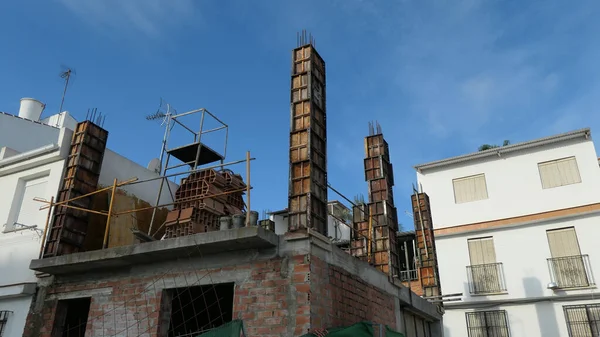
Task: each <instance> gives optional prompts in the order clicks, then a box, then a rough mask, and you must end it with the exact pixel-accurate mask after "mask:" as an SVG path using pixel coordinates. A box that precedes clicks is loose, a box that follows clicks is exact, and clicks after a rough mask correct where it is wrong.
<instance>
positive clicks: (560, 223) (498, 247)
mask: <svg viewBox="0 0 600 337" xmlns="http://www.w3.org/2000/svg"><path fill="white" fill-rule="evenodd" d="M599 223H600V213H596V214H589V215H582V216H578V217H573V218H569V219H564V220H550V221H544V222H540V223H538V224H532V225H524V226H515V227H512V228H506V227H504V228H500V229H497V230H487V231H482V232H479V233H471V234H469V235H455V236H438V237H436V241H435V244H436V249H437V252H438V263H439V272H440V282H441V284H442V290H443V292H444V293H447V294H450V293H460V292H462V293H463V294H464V297H463V299H464V301H467V300H468V301H482V300H490V299H510V298H523V297H539V296H556V294H557V293H563V292H553V291H552V290H549V289H546V286H547V284H548V283H549V282H550V273H549V270H548V264H547V259H548V258H550V257H551V256H550V248H549V246H548V239H547V236H546V231H547V230H551V229H558V228H563V227H570V226H574V227H575V232H576V233H577V238H578V240H579V247H580V249H581V254H582V255H589V259H590V264H591V268H592V272H595V274H597V275H600V246H599V245H598V237H599V231H598V224H599ZM489 236H491V237H493V240H494V248H495V251H496V261H497V262H501V263H502V264H503V269H504V275H505V282H506V286H507V290H508V294H507V295H491V296H477V295H476V296H473V297H471V296H470V295H469V288H468V283H467V271H466V267H467V266H468V265H469V264H470V262H469V249H468V246H467V240H468V239H472V238H479V237H489ZM533 279H535V280H537V281H535V282H533ZM538 281H539V284H541V285H542V289H538V287H537V283H538ZM597 281H598V280H597ZM589 291H590V290H570V291H566V292H564V293H566V294H577V293H587V292H589ZM594 291H595V290H594ZM598 296H599V298H600V293H598Z"/></svg>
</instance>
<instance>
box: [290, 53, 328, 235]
mask: <svg viewBox="0 0 600 337" xmlns="http://www.w3.org/2000/svg"><path fill="white" fill-rule="evenodd" d="M290 98H291V122H290V182H289V183H290V186H289V200H288V210H289V218H288V221H289V226H288V228H289V230H290V231H297V230H302V229H306V228H312V229H315V230H317V231H318V232H319V233H321V234H323V235H325V236H327V127H326V125H327V123H326V120H327V118H326V104H325V102H326V99H325V62H324V61H323V59H322V58H321V56H319V54H318V53H317V51H316V50H315V48H314V46H313V45H312V44H310V43H309V44H306V45H302V46H300V47H298V48H296V49H294V50H293V52H292V80H291V95H290Z"/></svg>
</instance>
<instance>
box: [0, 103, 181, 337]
mask: <svg viewBox="0 0 600 337" xmlns="http://www.w3.org/2000/svg"><path fill="white" fill-rule="evenodd" d="M43 108H44V105H43V104H42V103H40V102H39V101H36V100H33V99H23V100H21V109H20V111H19V115H18V116H16V115H11V114H7V113H1V112H0V337H17V336H22V334H23V328H24V326H25V319H26V317H27V313H28V312H29V308H30V305H31V300H32V298H33V294H34V293H35V290H36V277H35V274H34V272H33V271H31V270H30V269H29V263H30V261H31V260H32V259H37V258H38V257H39V254H40V251H41V237H42V231H43V229H44V226H45V223H46V218H47V215H48V212H47V211H40V210H39V208H40V207H41V206H43V205H42V204H41V203H39V202H36V201H34V200H33V198H34V197H40V198H44V199H46V200H50V198H51V197H53V196H54V197H56V194H57V192H58V190H59V188H60V184H61V182H62V177H63V170H64V167H65V159H66V158H67V156H68V154H69V149H70V144H71V137H72V135H73V129H74V128H75V125H76V123H77V122H76V121H75V119H73V117H72V116H71V115H70V114H69V113H68V112H62V113H60V114H57V115H53V116H50V117H48V118H46V119H44V120H42V121H39V119H40V116H41V114H42V111H43ZM156 176H157V173H155V172H153V171H150V170H148V169H146V168H145V167H142V166H140V165H138V164H136V163H134V162H132V161H130V160H128V159H126V158H124V157H122V156H120V155H118V154H117V153H115V152H113V151H110V150H108V149H107V150H106V152H105V154H104V160H103V164H102V169H101V175H100V184H101V185H112V183H113V179H114V178H117V179H118V180H119V181H124V180H128V179H130V178H132V177H138V178H139V179H140V180H143V179H149V178H153V177H156ZM159 183H160V181H159V180H156V181H154V182H149V183H144V184H137V185H130V186H124V187H123V188H122V189H124V190H125V191H126V192H128V193H130V194H133V195H135V196H137V197H138V198H140V199H142V200H146V201H148V202H150V203H154V200H155V198H156V193H157V192H156V191H158V184H159ZM173 186H174V189H173V191H174V190H175V189H176V185H173ZM168 200H172V198H171V197H170V194H169V192H168V191H167V189H164V193H163V194H162V197H161V203H166V202H169V201H168Z"/></svg>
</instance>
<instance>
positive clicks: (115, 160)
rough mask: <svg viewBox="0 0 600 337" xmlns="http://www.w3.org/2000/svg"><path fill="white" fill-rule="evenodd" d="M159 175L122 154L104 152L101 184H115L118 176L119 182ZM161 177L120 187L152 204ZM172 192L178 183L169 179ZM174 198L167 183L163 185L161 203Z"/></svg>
mask: <svg viewBox="0 0 600 337" xmlns="http://www.w3.org/2000/svg"><path fill="white" fill-rule="evenodd" d="M158 176H159V175H158V174H157V173H156V172H153V171H150V170H148V169H146V168H145V167H143V166H141V165H139V164H137V163H135V162H133V161H131V160H129V159H127V158H125V157H123V156H121V155H120V154H118V153H116V152H114V151H111V150H109V149H107V150H106V151H105V152H104V160H103V161H102V170H101V173H100V181H99V184H100V185H102V186H109V185H112V184H113V180H114V179H115V178H117V180H118V181H119V182H121V181H126V180H130V179H131V178H135V177H137V178H138V179H139V180H145V179H151V178H156V177H158ZM160 181H161V179H157V180H153V181H149V182H144V183H139V184H133V185H124V186H123V187H119V188H120V189H122V190H124V191H126V192H127V193H130V194H133V195H135V196H137V197H138V198H139V199H142V200H145V201H147V202H148V203H150V204H151V205H154V203H155V202H156V197H157V195H158V190H159V187H160ZM169 186H170V187H171V192H172V193H173V195H175V191H177V187H178V185H177V184H176V183H174V182H172V181H169ZM172 202H173V198H172V197H171V193H170V192H169V189H168V188H167V184H166V183H165V184H164V185H163V190H162V193H161V197H160V204H161V205H163V204H168V203H172Z"/></svg>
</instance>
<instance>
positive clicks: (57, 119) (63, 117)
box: [42, 111, 77, 130]
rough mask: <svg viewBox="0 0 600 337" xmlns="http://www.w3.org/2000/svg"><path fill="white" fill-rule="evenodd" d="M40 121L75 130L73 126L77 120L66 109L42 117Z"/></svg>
mask: <svg viewBox="0 0 600 337" xmlns="http://www.w3.org/2000/svg"><path fill="white" fill-rule="evenodd" d="M42 123H45V124H48V125H50V126H54V127H58V128H61V127H65V128H67V129H70V130H75V127H76V126H77V121H76V120H75V118H73V116H71V114H70V113H69V112H68V111H63V112H61V113H58V114H55V115H52V116H49V117H46V118H44V119H42Z"/></svg>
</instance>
